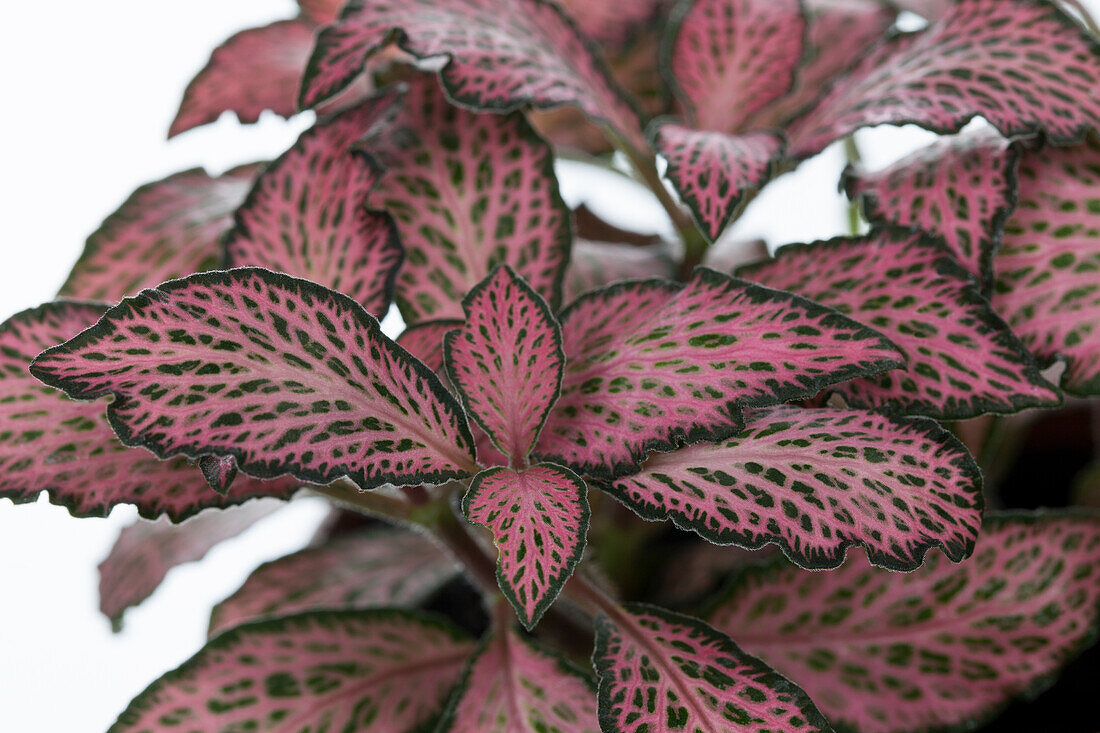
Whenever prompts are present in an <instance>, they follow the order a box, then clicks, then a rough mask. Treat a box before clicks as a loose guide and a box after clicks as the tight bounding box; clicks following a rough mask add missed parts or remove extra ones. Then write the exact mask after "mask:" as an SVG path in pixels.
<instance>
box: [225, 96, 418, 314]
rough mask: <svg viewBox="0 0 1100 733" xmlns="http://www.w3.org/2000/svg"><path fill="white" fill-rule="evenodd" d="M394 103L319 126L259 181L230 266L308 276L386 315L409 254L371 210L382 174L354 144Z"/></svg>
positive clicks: (241, 219) (234, 239)
mask: <svg viewBox="0 0 1100 733" xmlns="http://www.w3.org/2000/svg"><path fill="white" fill-rule="evenodd" d="M392 103H393V100H392V97H386V96H383V97H376V98H374V99H371V100H370V101H368V102H366V103H364V104H362V105H360V106H357V107H354V108H352V109H350V110H347V111H345V112H342V113H340V114H339V115H337V116H335V117H334V118H332V119H329V120H324V121H321V122H318V123H317V124H316V125H314V126H313V127H312V128H310V129H309V130H307V131H306V132H305V133H303V134H302V136H301V137H300V138H299V139H298V142H297V143H295V144H294V146H293V147H292V148H291V149H290V150H288V151H287V152H286V153H284V154H283V155H282V156H281V157H280V158H279V159H278V160H276V161H275V162H274V163H272V164H271V165H270V166H269V167H268V168H267V170H265V171H264V172H263V173H262V174H261V175H260V177H259V179H258V180H257V181H256V185H255V186H254V187H253V188H252V191H251V192H250V193H249V194H248V198H247V199H246V200H245V202H244V204H243V205H242V206H241V207H240V208H239V209H238V210H237V213H236V216H235V219H236V226H235V227H234V228H233V230H232V231H230V233H229V235H228V237H227V240H226V257H227V260H228V263H229V266H230V267H243V266H257V267H266V268H267V269H269V270H274V271H275V272H284V273H286V274H288V275H291V276H293V277H301V278H305V279H307V280H311V281H313V282H316V283H319V284H321V285H324V286H325V287H327V288H331V289H333V290H338V291H340V292H341V293H343V294H344V295H347V296H349V297H351V298H353V299H354V300H357V301H359V303H360V304H361V305H362V306H363V307H364V308H366V310H367V312H368V313H371V314H373V315H375V316H378V317H381V316H383V315H385V313H386V309H387V308H389V304H390V297H391V296H392V294H393V283H394V278H395V277H396V275H397V269H398V267H399V266H400V264H401V260H402V257H403V251H402V248H401V243H400V241H399V240H398V236H397V230H396V228H395V226H394V224H393V221H392V219H391V218H390V217H389V216H388V215H386V214H383V213H379V212H373V211H367V209H366V203H367V194H368V193H369V192H370V190H371V189H372V188H373V187H374V186H375V184H376V183H377V182H378V173H377V171H375V170H374V168H373V167H372V165H371V163H370V161H368V160H367V159H366V158H365V157H364V156H363V155H361V154H358V153H354V152H352V150H351V146H352V144H353V143H355V142H356V141H357V140H358V139H359V138H360V137H361V136H362V135H363V133H364V131H365V130H366V129H367V128H368V127H369V126H370V125H371V124H373V123H375V122H376V121H377V120H378V119H379V118H380V117H384V116H385V114H386V111H387V109H388V108H389V106H390V105H391V104H392Z"/></svg>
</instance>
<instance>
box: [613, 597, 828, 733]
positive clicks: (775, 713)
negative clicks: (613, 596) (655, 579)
mask: <svg viewBox="0 0 1100 733" xmlns="http://www.w3.org/2000/svg"><path fill="white" fill-rule="evenodd" d="M592 662H593V664H594V665H595V666H596V674H597V676H598V677H599V680H600V685H599V712H600V725H601V726H602V728H603V730H605V731H623V732H624V733H642V731H650V732H652V733H656V732H657V731H662V732H663V731H739V732H741V731H743V732H745V733H773V732H774V731H806V732H807V733H809V731H831V730H832V728H830V727H829V724H828V723H827V722H826V720H825V718H823V717H822V716H821V713H820V712H818V710H817V708H816V707H814V704H813V702H812V701H811V700H810V698H809V697H807V695H806V693H805V692H803V691H802V690H800V689H799V688H798V687H796V686H795V685H793V684H791V683H790V682H788V681H787V680H786V679H784V678H783V677H781V676H779V675H778V674H776V673H775V672H774V671H773V670H772V669H770V668H769V667H768V666H767V665H765V664H763V663H762V662H761V661H760V660H759V659H756V658H754V657H750V656H749V655H748V654H745V653H744V652H743V651H741V650H740V649H739V648H738V647H737V645H736V644H734V643H733V642H732V641H731V640H730V638H729V637H728V636H726V635H725V634H723V633H721V632H719V631H717V630H715V629H714V628H712V627H710V626H708V625H707V624H705V623H703V622H702V621H700V620H698V619H696V618H692V617H690V616H683V615H681V614H678V613H673V612H672V611H666V610H664V609H662V608H657V607H656V606H647V605H642V604H628V605H626V606H625V607H624V608H623V609H622V610H621V611H619V612H617V613H616V614H615V616H614V617H613V618H609V617H608V616H606V615H603V614H601V615H600V616H599V617H598V618H597V619H596V651H595V652H594V653H593V654H592Z"/></svg>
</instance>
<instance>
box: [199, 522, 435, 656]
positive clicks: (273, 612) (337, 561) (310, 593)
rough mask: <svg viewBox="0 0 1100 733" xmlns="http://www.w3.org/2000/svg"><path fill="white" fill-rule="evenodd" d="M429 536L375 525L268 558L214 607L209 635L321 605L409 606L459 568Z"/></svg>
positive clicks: (317, 607) (349, 606) (333, 606)
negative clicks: (285, 554)
mask: <svg viewBox="0 0 1100 733" xmlns="http://www.w3.org/2000/svg"><path fill="white" fill-rule="evenodd" d="M455 570H456V568H455V564H454V562H453V561H451V560H450V559H449V558H448V557H447V556H446V555H444V554H443V553H442V552H441V551H440V550H439V548H437V547H436V546H435V545H434V544H433V543H432V542H431V541H430V540H429V539H428V538H427V537H424V536H422V535H419V534H416V533H413V532H407V531H404V530H395V529H371V530H368V531H364V532H357V533H355V534H351V535H345V536H340V537H337V538H335V539H332V540H329V541H328V542H326V543H325V544H324V545H321V546H319V547H308V548H306V549H304V550H301V551H300V552H295V553H294V554H292V555H287V556H286V557H281V558H279V559H278V560H273V561H271V562H268V563H264V564H263V565H261V566H260V567H259V568H257V569H256V570H255V571H253V573H252V574H251V575H249V576H248V580H246V581H245V582H244V585H242V586H241V587H240V589H239V590H237V591H236V592H235V593H234V594H233V595H231V596H229V597H228V598H226V599H225V600H224V601H222V602H221V603H219V604H218V605H217V606H215V607H214V610H213V612H212V613H211V614H210V635H211V636H214V635H215V634H218V633H220V632H222V631H224V630H225V629H228V628H232V627H234V626H238V625H240V624H242V623H245V622H250V621H254V620H256V619H259V618H271V617H273V616H285V615H288V614H292V613H298V612H300V611H316V610H323V609H352V608H359V609H362V608H371V607H377V606H391V605H392V606H409V605H415V604H417V603H419V602H420V601H422V600H423V599H424V598H425V597H426V596H427V595H428V594H429V593H430V592H431V591H433V590H435V589H436V588H437V587H439V586H440V585H442V584H443V582H444V581H446V580H447V579H448V578H450V577H452V576H453V575H454V574H455Z"/></svg>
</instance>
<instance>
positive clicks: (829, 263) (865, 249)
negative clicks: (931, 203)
mask: <svg viewBox="0 0 1100 733" xmlns="http://www.w3.org/2000/svg"><path fill="white" fill-rule="evenodd" d="M738 274H739V275H742V276H743V277H746V278H748V279H750V280H754V281H758V282H760V283H762V284H764V285H767V286H768V287H773V288H781V289H783V290H789V291H791V292H794V293H799V294H800V295H804V296H805V297H807V298H811V299H813V300H816V301H817V302H820V303H822V304H824V305H827V306H831V307H833V308H836V309H837V310H838V311H840V312H841V313H844V314H846V315H848V316H849V317H851V318H853V319H855V320H858V321H862V322H864V323H866V324H867V325H868V326H871V327H872V328H874V329H876V330H878V331H881V332H882V333H883V334H884V335H885V336H886V337H887V338H889V339H890V340H891V341H892V342H893V343H894V344H896V345H897V346H898V348H900V349H901V350H902V351H903V352H904V353H905V355H906V357H907V358H908V365H907V366H906V367H905V368H904V369H901V370H898V371H894V372H889V373H886V374H880V375H877V376H875V377H871V378H868V379H859V380H853V381H851V382H847V383H845V384H840V385H837V386H836V392H838V393H839V394H841V395H843V397H844V399H845V401H846V403H847V404H848V405H850V406H859V407H873V408H877V409H882V410H886V411H890V412H901V413H906V414H911V415H926V416H929V417H937V418H948V419H961V418H968V417H974V416H976V415H980V414H983V413H987V412H998V413H1006V412H1016V411H1019V410H1022V409H1025V408H1028V407H1038V406H1048V407H1049V406H1054V405H1057V404H1059V402H1060V400H1061V397H1060V395H1059V393H1058V391H1057V389H1056V388H1055V387H1054V386H1053V385H1051V384H1049V383H1048V382H1047V381H1046V380H1045V379H1043V377H1042V375H1041V374H1040V373H1039V369H1038V366H1037V365H1036V364H1035V361H1034V359H1032V358H1031V356H1030V355H1029V354H1028V353H1027V351H1026V349H1025V348H1024V347H1023V345H1022V344H1020V342H1019V340H1018V339H1017V338H1016V337H1015V336H1014V335H1013V334H1012V332H1011V331H1010V330H1009V329H1008V327H1007V326H1006V325H1005V323H1004V322H1003V321H1002V320H1001V319H1000V318H999V317H998V316H997V315H996V314H995V313H994V312H993V309H992V307H991V306H990V305H989V302H988V301H986V300H985V298H983V297H982V296H981V294H980V293H979V292H978V289H977V287H976V285H975V283H974V282H973V279H972V278H971V277H970V275H969V274H968V273H966V272H965V271H964V270H962V268H961V267H960V266H959V265H958V264H956V263H955V262H954V261H953V259H952V258H951V257H950V255H949V254H948V253H947V252H946V250H944V249H942V248H941V247H939V246H936V245H935V244H934V243H932V242H929V241H927V240H924V239H922V238H921V236H920V235H917V234H908V233H903V232H899V231H893V230H883V231H878V232H874V233H872V234H870V235H867V236H865V237H859V238H850V239H849V238H838V239H834V240H830V241H828V242H816V243H813V244H809V245H794V246H789V247H784V248H782V249H780V250H779V252H778V254H777V256H776V259H774V260H772V261H770V262H764V263H762V264H759V265H749V266H747V267H744V268H741V269H740V270H739V271H738Z"/></svg>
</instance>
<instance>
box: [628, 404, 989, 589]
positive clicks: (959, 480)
mask: <svg viewBox="0 0 1100 733" xmlns="http://www.w3.org/2000/svg"><path fill="white" fill-rule="evenodd" d="M609 490H610V491H611V493H612V494H614V495H615V496H616V497H618V498H619V499H620V500H622V501H623V502H625V503H626V504H627V506H629V507H631V508H632V509H634V511H636V512H638V513H639V514H640V515H642V516H643V517H645V518H647V519H657V520H660V519H671V520H672V521H673V522H674V523H675V524H676V525H677V526H678V527H680V528H681V529H685V530H689V531H694V532H696V533H698V534H699V535H700V536H701V537H703V538H704V539H707V540H710V541H711V542H715V543H718V544H723V545H727V544H736V545H739V546H741V547H745V548H747V549H756V548H759V547H762V546H763V545H765V544H767V543H775V544H778V545H779V546H780V547H781V548H782V549H783V552H784V553H785V554H786V555H787V557H789V558H790V559H791V560H793V561H794V562H796V563H798V564H799V565H801V566H803V567H807V568H813V569H820V568H832V567H836V566H837V565H839V564H840V563H841V562H843V560H844V553H845V551H846V549H847V548H848V547H849V546H851V545H855V544H858V545H863V546H864V547H867V548H868V550H869V554H870V556H871V561H872V562H873V563H875V564H876V565H882V566H884V567H888V568H892V569H894V570H912V569H913V568H916V567H918V566H919V565H920V563H921V560H922V559H923V557H924V554H925V552H927V551H928V548H930V547H933V546H940V547H943V548H944V552H945V553H946V554H947V556H948V557H950V558H951V559H952V560H954V561H956V562H958V561H959V560H961V559H963V558H964V557H967V556H968V555H970V553H971V551H972V550H973V549H974V541H975V539H976V538H977V536H978V528H979V527H980V526H981V521H982V520H981V509H982V497H981V476H980V473H979V471H978V466H977V465H976V464H975V463H974V459H973V458H971V457H970V454H969V453H967V451H966V448H965V447H963V445H962V444H961V443H960V442H959V441H958V440H957V439H956V438H955V437H954V436H953V435H951V433H949V432H947V431H946V430H943V429H942V428H940V427H939V425H937V424H936V423H935V422H933V421H931V420H923V419H906V418H890V417H886V416H884V415H878V414H876V413H873V412H862V411H858V410H836V409H828V408H826V409H805V408H800V407H794V406H788V405H784V406H782V407H775V408H770V409H764V410H754V411H752V412H750V413H749V414H748V424H747V426H746V427H745V430H744V431H742V432H741V433H739V434H738V435H735V436H734V437H732V438H730V439H728V440H724V441H721V442H719V443H695V444H694V445H689V446H685V447H684V448H680V449H679V450H676V451H673V452H671V453H654V454H653V455H651V456H650V458H649V459H648V460H647V461H646V462H645V463H643V464H642V470H641V472H640V473H637V474H634V475H631V476H626V477H624V478H620V479H618V480H616V481H615V482H614V483H613V484H612V485H611V486H610V487H609Z"/></svg>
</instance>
